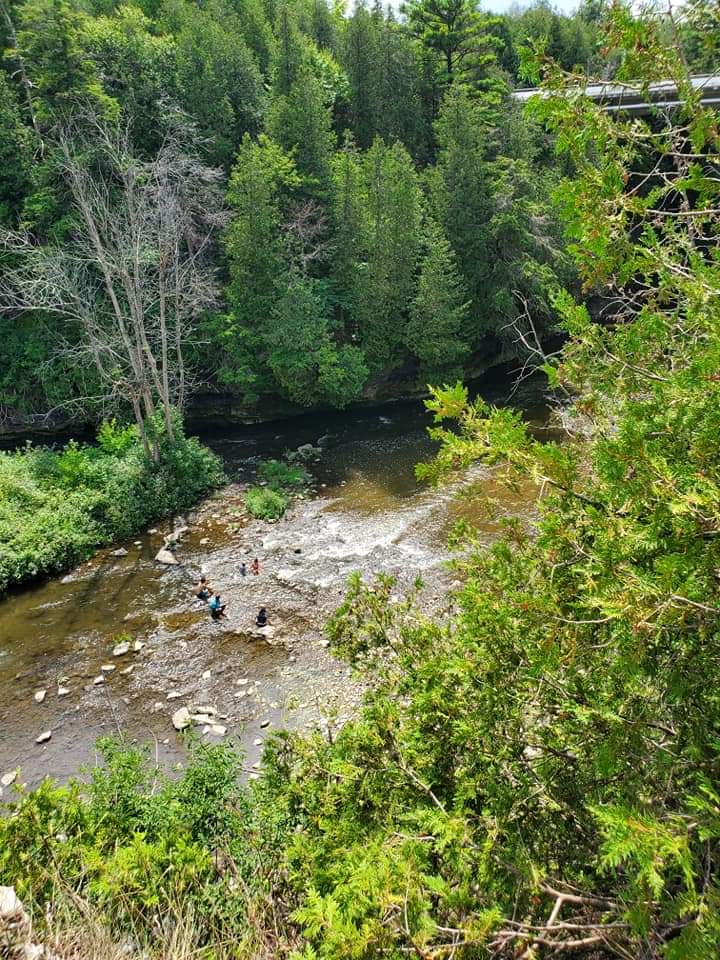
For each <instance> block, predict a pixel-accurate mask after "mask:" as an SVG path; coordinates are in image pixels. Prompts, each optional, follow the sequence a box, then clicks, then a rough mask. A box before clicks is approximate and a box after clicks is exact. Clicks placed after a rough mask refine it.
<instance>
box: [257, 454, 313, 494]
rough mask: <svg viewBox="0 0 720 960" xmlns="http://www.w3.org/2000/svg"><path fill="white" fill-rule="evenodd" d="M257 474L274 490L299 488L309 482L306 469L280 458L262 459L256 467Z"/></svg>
mask: <svg viewBox="0 0 720 960" xmlns="http://www.w3.org/2000/svg"><path fill="white" fill-rule="evenodd" d="M258 476H259V477H260V479H261V480H264V481H265V483H267V485H268V486H269V487H272V488H273V489H274V490H285V489H293V490H299V489H302V487H306V486H307V485H308V484H309V483H310V474H309V473H308V472H307V470H305V469H303V467H298V466H294V465H292V464H289V463H284V462H283V461H282V460H264V461H263V462H262V463H261V464H260V466H259V467H258Z"/></svg>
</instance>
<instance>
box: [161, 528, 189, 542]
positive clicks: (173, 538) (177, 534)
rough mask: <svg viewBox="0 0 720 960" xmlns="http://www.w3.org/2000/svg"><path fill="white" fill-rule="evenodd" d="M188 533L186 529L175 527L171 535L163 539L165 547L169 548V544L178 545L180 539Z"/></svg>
mask: <svg viewBox="0 0 720 960" xmlns="http://www.w3.org/2000/svg"><path fill="white" fill-rule="evenodd" d="M188 532H189V530H188V527H176V528H175V529H174V530H173V532H172V533H169V534H168V535H167V536H166V537H165V546H166V547H169V546H170V545H171V544H175V543H180V541H181V540H182V538H183V537H184V536H185V534H186V533H188Z"/></svg>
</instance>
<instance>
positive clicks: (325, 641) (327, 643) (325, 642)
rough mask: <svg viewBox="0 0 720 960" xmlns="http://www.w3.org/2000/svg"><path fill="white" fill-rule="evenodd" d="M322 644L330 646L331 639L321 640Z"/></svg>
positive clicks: (322, 645)
mask: <svg viewBox="0 0 720 960" xmlns="http://www.w3.org/2000/svg"><path fill="white" fill-rule="evenodd" d="M320 646H321V647H329V646H330V641H329V640H321V641H320Z"/></svg>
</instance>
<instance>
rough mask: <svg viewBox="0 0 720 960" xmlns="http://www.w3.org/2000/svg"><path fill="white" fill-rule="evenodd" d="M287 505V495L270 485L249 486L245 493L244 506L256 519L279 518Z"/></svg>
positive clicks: (288, 501) (288, 503)
mask: <svg viewBox="0 0 720 960" xmlns="http://www.w3.org/2000/svg"><path fill="white" fill-rule="evenodd" d="M289 505H290V499H289V497H288V496H287V495H286V494H284V493H282V492H281V491H280V490H273V488H272V487H250V489H249V490H248V491H247V493H246V494H245V506H246V507H247V509H248V511H249V512H250V513H251V514H252V515H253V517H257V519H258V520H279V519H280V517H282V515H283V514H284V513H285V511H286V510H287V508H288V506H289Z"/></svg>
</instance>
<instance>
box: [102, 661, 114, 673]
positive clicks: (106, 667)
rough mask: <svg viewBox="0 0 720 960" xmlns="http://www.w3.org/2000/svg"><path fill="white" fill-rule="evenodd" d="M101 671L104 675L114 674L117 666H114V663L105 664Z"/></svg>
mask: <svg viewBox="0 0 720 960" xmlns="http://www.w3.org/2000/svg"><path fill="white" fill-rule="evenodd" d="M100 669H101V670H102V672H103V673H112V672H113V670H114V669H115V664H114V663H103V664H102V666H101V667H100Z"/></svg>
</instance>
